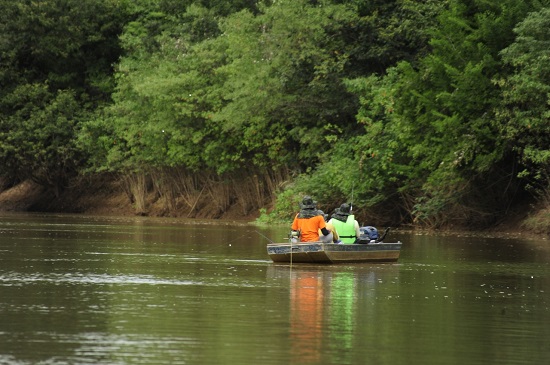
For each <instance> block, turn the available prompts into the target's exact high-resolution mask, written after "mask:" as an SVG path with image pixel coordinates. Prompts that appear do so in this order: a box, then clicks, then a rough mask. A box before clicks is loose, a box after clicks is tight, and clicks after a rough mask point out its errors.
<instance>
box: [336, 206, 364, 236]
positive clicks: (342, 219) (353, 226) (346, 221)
mask: <svg viewBox="0 0 550 365" xmlns="http://www.w3.org/2000/svg"><path fill="white" fill-rule="evenodd" d="M328 223H330V224H332V226H333V227H334V228H335V229H336V232H338V236H339V238H340V239H341V240H342V242H343V243H345V244H352V243H355V240H356V239H357V238H359V235H360V234H361V231H360V230H359V222H357V220H355V216H354V215H353V214H352V212H351V205H350V204H348V203H344V204H342V205H341V206H340V208H337V209H336V212H335V213H334V214H333V215H332V217H331V219H330V220H329V221H328Z"/></svg>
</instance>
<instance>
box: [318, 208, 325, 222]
mask: <svg viewBox="0 0 550 365" xmlns="http://www.w3.org/2000/svg"><path fill="white" fill-rule="evenodd" d="M317 213H318V214H319V215H320V216H323V219H324V220H325V222H326V221H328V214H326V213H325V212H323V211H322V210H320V209H319V210H317Z"/></svg>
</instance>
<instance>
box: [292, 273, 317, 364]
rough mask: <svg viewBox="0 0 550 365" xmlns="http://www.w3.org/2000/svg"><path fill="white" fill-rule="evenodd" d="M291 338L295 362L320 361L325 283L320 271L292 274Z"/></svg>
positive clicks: (308, 362)
mask: <svg viewBox="0 0 550 365" xmlns="http://www.w3.org/2000/svg"><path fill="white" fill-rule="evenodd" d="M291 278H292V282H291V289H290V338H291V343H292V345H291V347H292V354H293V361H292V363H296V364H310V363H317V362H319V360H320V358H321V347H322V338H323V336H322V333H321V331H322V325H323V323H322V321H323V297H324V292H323V285H322V277H320V276H319V275H318V273H312V272H296V273H292V274H291Z"/></svg>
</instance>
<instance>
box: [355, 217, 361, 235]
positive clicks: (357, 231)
mask: <svg viewBox="0 0 550 365" xmlns="http://www.w3.org/2000/svg"><path fill="white" fill-rule="evenodd" d="M360 235H361V230H360V229H359V222H357V221H355V237H357V238H359V236H360Z"/></svg>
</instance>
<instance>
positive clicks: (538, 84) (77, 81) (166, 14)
mask: <svg viewBox="0 0 550 365" xmlns="http://www.w3.org/2000/svg"><path fill="white" fill-rule="evenodd" d="M0 5H1V10H2V11H1V12H0V54H1V59H0V84H1V86H2V87H1V89H0V191H3V192H4V194H6V193H7V192H11V195H9V196H10V197H11V198H7V199H6V198H5V199H3V200H1V199H0V202H2V201H3V202H4V207H3V208H4V209H5V210H6V209H7V210H9V209H13V210H18V209H20V210H31V211H63V212H90V211H94V209H92V208H93V207H98V206H99V205H103V206H104V207H105V206H109V207H112V209H113V210H112V212H117V210H116V209H115V208H116V207H119V208H120V207H121V206H129V207H131V209H132V213H133V214H144V215H145V214H148V215H166V216H188V217H207V218H224V217H229V216H231V217H246V218H254V219H256V218H258V220H259V221H261V222H278V221H284V222H288V221H289V220H290V219H291V218H292V215H293V213H294V212H295V211H296V210H297V206H298V202H299V201H300V200H301V198H302V197H303V195H304V194H308V195H312V196H313V197H314V198H315V199H316V200H318V201H319V207H320V208H321V209H323V210H324V211H325V212H331V211H332V210H333V209H334V208H336V207H338V206H339V205H340V204H341V203H342V202H352V203H353V207H354V210H355V211H356V214H357V215H358V217H359V219H360V220H361V221H364V222H368V223H369V224H373V225H386V226H389V225H392V226H398V225H410V226H415V227H422V228H433V229H443V228H468V229H480V228H488V227H495V226H496V225H498V224H499V223H502V222H504V221H506V220H507V219H509V218H510V216H511V215H513V214H520V215H521V216H522V218H524V219H523V220H522V222H521V224H522V225H523V226H522V227H523V228H525V229H529V230H531V231H536V232H539V233H549V232H550V112H549V105H550V104H549V100H550V62H549V61H550V1H548V0H546V1H545V0H540V1H535V0H421V1H411V0H395V1H391V0H389V1H388V0H384V1H382V0H371V1H366V0H319V1H313V0H309V1H306V0H271V1H269V0H266V1H254V0H235V1H230V2H228V1H222V0H195V1H193V0H188V1H181V0H179V1H178V0H137V1H136V0H88V1H84V2H82V1H76V0H48V1H45V0H44V1H42V0H33V1H30V0H0ZM17 194H19V195H21V196H20V197H19V199H20V200H19V201H23V200H25V199H26V202H25V203H24V204H23V203H21V204H17V203H13V202H12V203H13V204H7V203H6V202H9V201H10V199H12V198H13V199H15V200H17V199H16V196H17ZM121 196H122V197H123V200H120V197H121ZM119 210H120V209H119Z"/></svg>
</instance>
